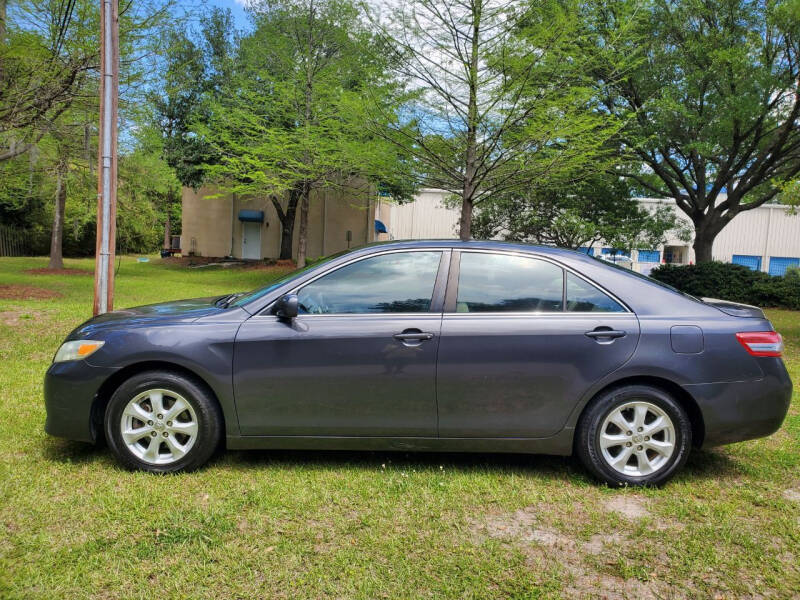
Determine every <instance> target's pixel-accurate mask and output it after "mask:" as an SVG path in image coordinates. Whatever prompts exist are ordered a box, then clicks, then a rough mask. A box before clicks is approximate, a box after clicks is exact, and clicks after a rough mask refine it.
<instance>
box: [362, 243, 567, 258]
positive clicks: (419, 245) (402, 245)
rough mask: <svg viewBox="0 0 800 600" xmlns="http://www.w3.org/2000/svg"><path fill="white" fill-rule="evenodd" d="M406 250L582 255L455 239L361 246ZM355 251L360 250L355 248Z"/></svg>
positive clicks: (551, 248)
mask: <svg viewBox="0 0 800 600" xmlns="http://www.w3.org/2000/svg"><path fill="white" fill-rule="evenodd" d="M368 248H369V249H373V248H374V249H381V250H388V249H394V248H397V249H404V248H453V249H456V250H458V249H470V248H476V249H481V250H519V251H522V252H536V253H538V254H552V255H561V256H570V257H573V256H575V255H578V256H581V255H582V253H581V252H578V251H576V250H569V249H567V248H557V247H555V246H540V245H537V244H527V243H525V242H506V241H500V240H454V239H428V240H391V241H384V242H371V243H369V244H366V245H363V246H361V249H368ZM354 250H358V248H355V249H354Z"/></svg>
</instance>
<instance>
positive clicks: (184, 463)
mask: <svg viewBox="0 0 800 600" xmlns="http://www.w3.org/2000/svg"><path fill="white" fill-rule="evenodd" d="M150 390H166V391H167V392H168V393H167V394H162V396H163V398H164V401H163V402H164V406H165V409H166V410H165V412H164V415H163V416H164V417H165V418H166V417H167V414H168V410H169V408H168V407H169V405H170V402H171V403H172V404H171V406H173V407H174V406H175V403H176V402H177V400H175V397H173V396H169V393H174V394H176V395H179V396H180V397H181V399H182V400H184V401H185V402H186V403H188V405H189V406H190V407H191V411H186V412H182V413H178V414H177V415H176V417H175V419H176V425H177V424H180V421H178V419H180V418H184V419H186V420H187V421H188V422H189V423H190V424H191V423H194V424H195V426H196V433H195V434H194V435H193V436H189V435H184V434H182V433H180V432H179V433H177V434H176V433H175V432H174V431H173V430H172V429H171V428H167V427H166V421H163V422H162V421H161V420H160V419H159V420H157V421H156V423H154V426H153V427H149V428H148V431H149V435H152V434H153V432H154V430H155V427H157V426H160V427H161V430H159V431H155V434H156V435H154V436H153V437H154V438H155V439H159V440H160V439H161V438H160V437H159V436H161V435H165V434H166V435H165V439H164V441H163V444H164V445H161V444H159V445H158V446H156V450H155V452H156V453H159V452H161V454H158V457H159V458H157V459H156V460H163V461H167V460H170V461H171V462H163V463H162V464H155V463H153V462H148V461H147V460H144V459H143V458H141V457H140V456H137V455H136V454H135V453H134V452H135V451H139V452H142V453H144V448H145V443H146V444H147V447H149V444H150V443H152V441H151V440H150V439H149V437H142V439H141V440H140V442H137V443H140V444H141V448H142V449H141V450H140V449H139V448H134V449H131V448H130V447H129V446H128V444H127V442H126V441H125V440H124V439H123V432H122V428H123V424H122V418H123V411H125V409H126V407H127V406H128V404H129V402H131V401H132V400H133V399H134V398H136V397H137V396H139V395H141V394H144V393H146V392H148V391H150ZM149 402H150V401H149V399H147V398H146V399H145V400H143V403H144V406H145V407H147V406H150V407H152V405H151V404H148V403H149ZM140 406H141V405H140ZM145 410H146V408H145ZM192 413H193V414H192ZM153 414H154V415H155V413H153ZM154 420H155V419H154ZM134 423H135V425H134V426H135V427H139V426H141V427H144V426H145V425H146V423H144V422H143V421H138V420H136V421H134ZM140 423H141V425H140ZM222 423H223V419H222V413H221V411H220V408H219V405H218V404H217V401H216V399H215V398H214V397H213V394H212V393H211V391H210V390H209V389H208V387H207V386H206V385H205V384H204V383H203V382H202V381H199V380H198V379H195V378H193V377H189V376H186V375H183V374H180V373H175V372H172V371H147V372H143V373H138V374H137V375H134V376H132V377H131V378H130V379H128V380H126V381H125V382H123V383H122V385H120V386H119V387H118V388H117V390H116V391H115V392H114V394H113V395H112V396H111V399H110V400H109V402H108V406H107V407H106V413H105V419H104V427H105V433H106V440H107V441H108V446H109V448H111V451H112V452H113V453H114V455H115V456H116V458H117V460H118V461H119V463H120V464H121V465H122V466H124V467H125V468H127V469H132V470H141V471H148V472H150V473H175V472H178V471H191V470H194V469H197V468H198V467H200V466H202V465H203V464H205V463H206V462H207V461H208V459H209V458H211V456H212V455H213V454H214V451H215V450H216V449H217V447H218V446H219V442H220V439H221V438H222V429H223V428H222ZM170 425H172V421H170ZM170 431H173V440H175V441H179V440H180V442H182V443H188V442H189V440H193V441H192V443H191V446H190V447H189V449H188V451H186V453H185V454H183V455H182V456H181V457H180V458H174V459H173V458H167V457H166V455H167V454H170V456H174V453H173V451H171V450H170V448H169V447H168V446H167V445H166V444H167V439H166V438H168V437H169V435H170V433H169V432H170Z"/></svg>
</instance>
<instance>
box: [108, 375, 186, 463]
mask: <svg viewBox="0 0 800 600" xmlns="http://www.w3.org/2000/svg"><path fill="white" fill-rule="evenodd" d="M197 431H198V425H197V415H196V414H195V411H194V408H192V405H191V404H190V403H189V401H187V400H186V398H184V397H183V396H182V395H180V394H178V393H177V392H173V391H170V390H167V389H152V390H146V391H144V392H142V393H140V394H138V395H136V396H135V397H134V398H133V399H132V400H131V401H130V402H128V404H127V405H126V406H125V409H124V410H123V411H122V418H121V419H120V432H121V434H122V439H123V441H124V442H125V445H126V446H127V448H128V450H129V451H130V452H131V453H132V454H133V455H134V456H136V457H137V458H138V459H140V460H142V461H144V462H146V463H149V464H153V465H167V464H170V463H174V462H176V461H178V460H180V459H181V458H183V457H184V456H186V454H187V453H188V452H189V451H190V450H191V449H192V446H194V444H195V441H196V440H197Z"/></svg>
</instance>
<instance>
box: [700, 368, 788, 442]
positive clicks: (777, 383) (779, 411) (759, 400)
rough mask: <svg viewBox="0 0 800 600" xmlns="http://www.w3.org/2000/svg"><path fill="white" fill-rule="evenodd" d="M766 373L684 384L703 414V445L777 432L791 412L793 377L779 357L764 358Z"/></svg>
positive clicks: (735, 440) (749, 438)
mask: <svg viewBox="0 0 800 600" xmlns="http://www.w3.org/2000/svg"><path fill="white" fill-rule="evenodd" d="M759 363H760V364H759V366H760V367H761V369H762V370H763V372H764V377H763V378H761V379H758V380H755V381H735V382H726V383H707V384H698V385H687V386H685V388H686V391H687V392H689V393H690V394H691V395H692V397H693V398H694V399H695V400H696V401H697V404H698V406H699V407H700V411H701V412H702V415H703V422H704V425H705V436H704V438H703V447H709V446H719V445H722V444H731V443H733V442H741V441H744V440H751V439H754V438H760V437H766V436H768V435H771V434H773V433H775V432H776V431H777V430H778V429H779V428H780V426H781V424H783V420H784V419H785V418H786V414H787V413H788V412H789V404H790V402H791V399H792V380H791V379H790V377H789V373H788V372H787V371H786V367H785V366H784V364H783V361H782V360H781V359H780V358H761V359H759Z"/></svg>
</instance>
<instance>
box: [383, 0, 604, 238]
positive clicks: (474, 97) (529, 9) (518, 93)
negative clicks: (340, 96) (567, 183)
mask: <svg viewBox="0 0 800 600" xmlns="http://www.w3.org/2000/svg"><path fill="white" fill-rule="evenodd" d="M576 16H577V13H576V11H575V5H573V3H571V2H560V1H555V0H530V1H529V2H512V3H509V2H503V1H501V0H466V1H465V0H411V1H410V2H408V3H403V4H401V5H400V6H399V7H397V8H396V10H395V6H392V13H391V14H390V15H386V16H381V15H380V14H377V13H374V14H373V15H372V20H373V23H375V25H376V26H377V27H378V28H379V29H380V30H381V31H382V33H383V36H384V37H385V39H386V40H387V45H388V46H390V47H392V48H394V61H393V64H394V67H395V70H396V73H397V74H398V75H399V76H400V77H402V78H403V79H404V80H405V81H406V82H407V85H408V93H407V96H406V98H405V102H406V104H405V105H406V110H405V113H404V114H402V116H403V118H401V119H398V120H395V121H394V127H393V128H392V129H391V130H390V131H389V136H388V139H390V140H392V141H393V142H395V143H397V144H399V145H401V146H404V147H406V148H407V149H408V152H409V153H410V154H411V155H412V156H413V157H414V159H415V161H416V162H417V164H418V171H419V173H420V174H421V178H422V182H423V183H424V184H425V185H430V186H434V187H439V188H443V189H446V190H449V191H451V192H453V193H454V194H456V195H457V196H458V197H459V198H460V200H461V218H460V222H459V229H460V236H461V238H462V239H468V238H469V237H470V235H471V223H472V211H473V207H474V206H476V205H478V204H480V203H482V202H484V201H486V199H487V198H492V197H493V196H495V195H501V194H507V193H515V192H519V191H520V190H524V189H525V188H527V187H529V186H530V185H531V184H532V183H533V182H543V181H545V180H546V179H548V178H552V177H556V176H557V175H558V173H559V172H561V171H563V170H565V169H566V170H571V171H572V172H577V171H580V170H581V167H584V168H585V170H587V171H588V170H591V169H597V168H599V167H601V164H600V160H599V159H600V149H601V145H602V143H603V141H604V140H605V139H606V138H607V137H608V136H609V135H610V132H611V131H613V130H614V127H615V126H616V124H615V123H614V120H613V119H610V118H608V116H607V115H600V114H599V113H597V112H596V111H593V110H591V106H592V104H593V102H594V98H593V92H592V89H591V86H590V85H589V83H590V82H589V80H588V79H585V77H584V74H585V73H586V72H587V70H588V67H587V61H589V60H591V56H579V55H578V54H577V53H576V52H575V40H576V36H578V35H579V34H580V30H579V24H578V21H577V19H576ZM378 114H379V115H381V116H382V113H380V112H378ZM378 131H379V132H380V129H378Z"/></svg>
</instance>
